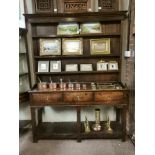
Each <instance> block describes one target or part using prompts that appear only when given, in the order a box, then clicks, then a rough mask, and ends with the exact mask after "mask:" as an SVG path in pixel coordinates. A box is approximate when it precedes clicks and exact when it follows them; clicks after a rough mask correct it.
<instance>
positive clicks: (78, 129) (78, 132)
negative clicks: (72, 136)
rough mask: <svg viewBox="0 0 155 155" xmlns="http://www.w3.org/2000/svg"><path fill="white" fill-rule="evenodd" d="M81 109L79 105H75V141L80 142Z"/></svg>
mask: <svg viewBox="0 0 155 155" xmlns="http://www.w3.org/2000/svg"><path fill="white" fill-rule="evenodd" d="M80 113H81V111H80V107H77V142H81V136H80V134H81V114H80Z"/></svg>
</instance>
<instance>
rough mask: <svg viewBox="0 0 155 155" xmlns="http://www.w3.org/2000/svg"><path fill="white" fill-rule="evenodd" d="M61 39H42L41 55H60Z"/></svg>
mask: <svg viewBox="0 0 155 155" xmlns="http://www.w3.org/2000/svg"><path fill="white" fill-rule="evenodd" d="M60 54H61V39H40V55H60Z"/></svg>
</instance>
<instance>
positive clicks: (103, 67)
mask: <svg viewBox="0 0 155 155" xmlns="http://www.w3.org/2000/svg"><path fill="white" fill-rule="evenodd" d="M107 69H108V62H105V61H102V60H101V61H99V62H97V71H106V70H107Z"/></svg>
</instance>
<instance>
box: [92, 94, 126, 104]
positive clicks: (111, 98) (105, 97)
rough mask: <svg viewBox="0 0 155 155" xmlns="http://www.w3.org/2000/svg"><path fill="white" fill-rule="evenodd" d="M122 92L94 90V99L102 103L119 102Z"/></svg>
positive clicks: (121, 98)
mask: <svg viewBox="0 0 155 155" xmlns="http://www.w3.org/2000/svg"><path fill="white" fill-rule="evenodd" d="M123 98H124V95H123V92H121V91H120V92H95V101H96V102H104V103H121V102H122V101H123Z"/></svg>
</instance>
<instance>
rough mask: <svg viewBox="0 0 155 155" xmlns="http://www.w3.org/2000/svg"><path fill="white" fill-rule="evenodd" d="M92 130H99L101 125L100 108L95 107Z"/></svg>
mask: <svg viewBox="0 0 155 155" xmlns="http://www.w3.org/2000/svg"><path fill="white" fill-rule="evenodd" d="M92 128H93V130H94V131H100V130H101V125H100V109H95V124H93V126H92Z"/></svg>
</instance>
